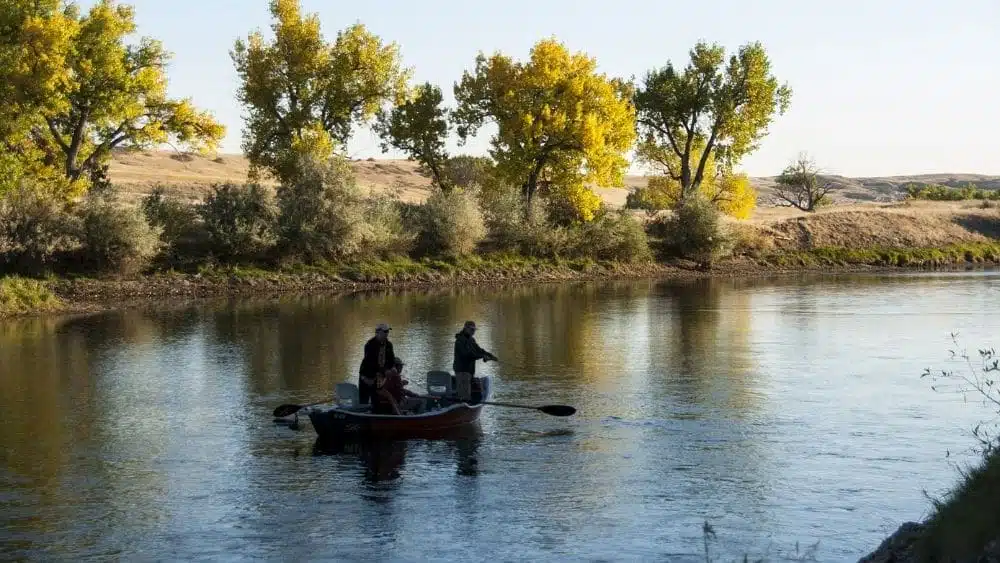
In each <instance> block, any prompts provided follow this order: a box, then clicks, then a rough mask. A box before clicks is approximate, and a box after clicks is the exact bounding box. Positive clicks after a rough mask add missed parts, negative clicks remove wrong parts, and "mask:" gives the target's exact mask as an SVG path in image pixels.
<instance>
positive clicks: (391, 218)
mask: <svg viewBox="0 0 1000 563" xmlns="http://www.w3.org/2000/svg"><path fill="white" fill-rule="evenodd" d="M407 209H408V208H407ZM403 212H404V206H403V205H402V203H401V202H400V201H399V199H398V198H397V197H396V196H395V195H392V194H379V195H375V196H372V197H369V198H368V199H367V200H365V205H364V222H363V223H362V224H361V227H362V235H361V239H362V245H363V247H364V249H365V252H366V253H368V254H372V255H375V256H377V257H380V258H391V257H393V256H405V255H407V254H409V252H410V251H411V250H412V249H413V245H414V242H415V239H416V233H415V231H413V230H410V229H407V228H406V227H407V225H409V224H411V223H408V222H404V219H403ZM411 217H412V215H411Z"/></svg>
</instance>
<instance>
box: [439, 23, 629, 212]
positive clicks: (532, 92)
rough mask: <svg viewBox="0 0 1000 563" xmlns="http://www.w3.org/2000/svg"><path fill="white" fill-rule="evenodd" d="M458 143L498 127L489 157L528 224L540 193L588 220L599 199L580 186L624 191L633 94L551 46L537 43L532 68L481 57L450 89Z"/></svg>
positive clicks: (582, 59) (580, 57) (593, 65)
mask: <svg viewBox="0 0 1000 563" xmlns="http://www.w3.org/2000/svg"><path fill="white" fill-rule="evenodd" d="M455 97H456V99H457V100H458V108H457V109H456V110H455V112H454V120H455V122H456V124H457V125H458V127H457V132H458V134H459V137H460V138H461V140H462V142H464V141H465V140H466V139H467V138H468V137H469V136H470V135H472V134H475V132H476V131H477V130H479V128H480V127H482V126H483V125H485V124H486V123H487V122H492V123H495V124H496V125H497V128H498V131H497V134H496V135H495V136H494V137H493V139H492V141H491V144H492V149H491V151H490V154H491V155H492V157H493V158H494V160H495V161H496V162H497V168H498V172H499V173H500V174H501V175H502V176H503V177H504V178H505V179H506V180H507V181H509V182H511V183H512V184H514V185H517V186H520V187H521V191H522V195H523V198H524V201H525V204H526V213H527V217H529V218H530V217H531V205H532V201H533V199H534V197H535V194H536V193H537V192H538V190H539V188H541V187H543V186H544V187H549V188H551V192H552V193H553V195H554V196H556V197H561V198H563V199H564V200H566V201H569V202H571V204H572V205H573V207H574V208H575V209H576V210H577V211H578V214H579V218H580V219H583V220H590V219H592V218H593V217H594V215H595V214H596V212H597V210H598V209H599V207H600V199H599V198H598V197H597V195H595V194H594V193H593V192H592V191H591V190H589V189H587V188H586V187H585V182H594V183H598V184H601V185H605V186H618V187H623V186H624V176H625V170H626V169H627V168H628V160H627V159H626V157H625V152H626V151H628V150H629V148H631V147H632V144H633V143H634V141H635V110H634V108H633V106H632V103H631V97H632V90H631V86H630V85H629V84H627V83H626V82H623V81H621V80H618V79H613V78H608V77H607V76H605V75H603V74H598V73H597V61H596V60H594V59H593V58H591V57H588V56H587V55H585V54H583V53H575V54H571V53H570V52H569V51H568V50H567V49H566V47H565V46H564V45H562V44H561V43H559V42H557V41H556V40H554V39H546V40H542V41H539V42H538V43H536V44H535V46H534V47H533V48H532V50H531V54H530V60H529V61H527V62H523V63H522V62H515V61H514V60H512V59H511V58H510V57H508V56H506V55H502V54H500V53H496V54H494V55H492V56H490V57H488V58H487V57H486V56H485V55H483V54H480V55H479V56H478V57H477V58H476V68H475V70H474V71H473V72H471V73H470V72H465V73H464V74H463V76H462V80H461V82H460V83H459V84H456V85H455Z"/></svg>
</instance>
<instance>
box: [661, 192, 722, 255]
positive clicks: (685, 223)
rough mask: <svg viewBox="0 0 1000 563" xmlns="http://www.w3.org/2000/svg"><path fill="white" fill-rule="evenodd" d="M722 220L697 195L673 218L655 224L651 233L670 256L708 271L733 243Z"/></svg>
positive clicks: (683, 204) (680, 208)
mask: <svg viewBox="0 0 1000 563" xmlns="http://www.w3.org/2000/svg"><path fill="white" fill-rule="evenodd" d="M719 219H720V213H719V211H718V210H717V209H715V207H714V206H713V205H712V204H711V203H710V202H708V201H707V200H706V199H705V198H704V197H702V196H700V195H693V196H691V197H688V198H687V199H686V200H685V201H684V202H683V203H681V205H680V207H679V208H678V209H677V210H676V211H675V212H674V213H673V215H671V216H669V217H664V218H661V219H657V220H656V221H654V222H653V223H652V224H651V226H650V231H651V234H652V235H653V236H654V237H657V238H659V239H661V241H662V244H663V247H664V250H666V251H667V252H668V253H669V254H671V255H673V256H679V257H683V258H689V259H691V260H694V261H695V262H698V264H699V265H700V266H702V267H708V266H711V264H712V262H713V261H714V260H715V259H717V258H719V257H720V256H721V255H722V254H723V253H724V252H725V249H726V246H727V244H728V242H729V241H728V240H727V237H726V236H725V233H724V232H723V230H722V228H721V226H720V224H719Z"/></svg>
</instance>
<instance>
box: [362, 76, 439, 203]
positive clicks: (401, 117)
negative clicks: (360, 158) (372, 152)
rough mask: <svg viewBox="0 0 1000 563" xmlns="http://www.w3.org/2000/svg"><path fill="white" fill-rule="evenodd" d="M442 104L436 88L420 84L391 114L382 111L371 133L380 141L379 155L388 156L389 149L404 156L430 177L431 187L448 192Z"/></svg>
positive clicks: (428, 84) (427, 84) (429, 84)
mask: <svg viewBox="0 0 1000 563" xmlns="http://www.w3.org/2000/svg"><path fill="white" fill-rule="evenodd" d="M442 100H443V97H442V94H441V89H440V88H438V87H437V86H434V85H433V84H431V83H429V82H427V83H424V84H422V85H420V86H418V87H417V88H416V89H415V90H414V92H413V93H412V94H411V95H410V96H409V97H408V98H407V100H406V101H405V102H403V103H402V104H399V105H397V106H396V107H394V108H393V109H392V111H382V112H381V113H380V114H379V117H378V121H377V122H376V125H375V131H376V132H377V133H378V134H379V135H380V136H381V137H382V151H383V152H389V149H390V147H393V148H396V149H399V150H401V151H403V152H405V153H406V154H407V155H408V156H410V157H411V158H413V159H415V160H416V161H417V162H419V163H420V165H421V166H423V167H424V168H425V169H427V170H428V171H429V172H430V173H431V177H432V178H433V180H434V184H436V185H437V186H438V187H439V188H441V189H442V190H444V191H450V190H451V188H452V182H451V180H450V178H449V176H448V174H447V170H446V168H447V164H448V152H447V151H446V150H445V140H446V139H447V137H448V131H449V129H450V127H449V123H448V109H447V108H445V107H444V106H442Z"/></svg>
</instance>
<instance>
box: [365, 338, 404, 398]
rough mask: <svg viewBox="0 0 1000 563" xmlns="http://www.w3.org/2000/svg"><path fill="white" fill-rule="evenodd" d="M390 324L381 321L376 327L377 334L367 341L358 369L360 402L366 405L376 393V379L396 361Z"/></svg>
mask: <svg viewBox="0 0 1000 563" xmlns="http://www.w3.org/2000/svg"><path fill="white" fill-rule="evenodd" d="M390 330H391V329H390V328H389V325H387V324H385V323H379V325H378V326H377V327H375V336H373V337H372V338H371V340H369V341H368V342H366V343H365V357H364V359H362V360H361V368H360V369H359V370H358V402H359V403H360V404H362V405H366V404H368V403H369V402H371V398H372V395H374V394H375V380H376V378H377V377H379V376H380V375H384V374H385V372H386V370H388V369H390V368H392V367H393V366H394V365H395V363H396V355H395V354H394V353H393V351H392V342H389V331H390Z"/></svg>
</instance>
